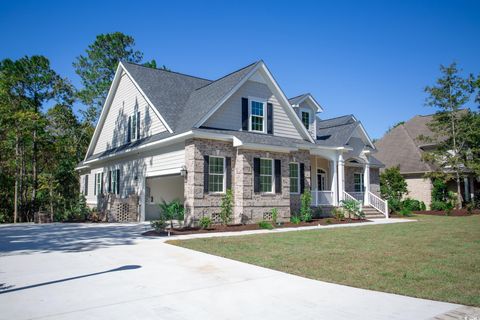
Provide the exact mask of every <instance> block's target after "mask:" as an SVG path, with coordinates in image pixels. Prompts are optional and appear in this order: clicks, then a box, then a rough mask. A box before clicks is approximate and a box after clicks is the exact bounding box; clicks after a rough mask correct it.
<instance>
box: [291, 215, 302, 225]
mask: <svg viewBox="0 0 480 320" xmlns="http://www.w3.org/2000/svg"><path fill="white" fill-rule="evenodd" d="M290 222H291V223H293V224H300V222H302V220H300V218H299V217H298V216H296V215H294V216H291V217H290Z"/></svg>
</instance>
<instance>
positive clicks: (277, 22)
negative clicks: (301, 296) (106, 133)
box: [0, 0, 480, 138]
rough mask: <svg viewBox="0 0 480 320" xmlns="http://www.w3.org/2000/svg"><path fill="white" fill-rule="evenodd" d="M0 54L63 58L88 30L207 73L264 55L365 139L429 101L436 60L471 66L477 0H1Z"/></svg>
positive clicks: (67, 60)
mask: <svg viewBox="0 0 480 320" xmlns="http://www.w3.org/2000/svg"><path fill="white" fill-rule="evenodd" d="M0 30H1V31H0V35H1V40H0V59H3V58H7V57H8V58H13V59H15V58H19V57H21V56H24V55H33V54H42V55H45V56H47V57H48V58H49V59H50V60H51V63H52V66H53V67H54V69H55V70H57V72H59V73H60V74H62V75H63V76H67V77H68V78H70V79H71V80H72V82H73V83H74V84H76V85H78V84H79V79H78V77H77V76H76V74H75V73H74V71H73V68H72V61H73V60H74V59H75V57H77V56H78V55H80V54H82V53H83V52H84V50H85V48H86V47H87V45H88V44H90V43H91V42H92V41H93V40H94V39H95V36H96V35H97V34H99V33H107V32H113V31H121V32H124V33H126V34H129V35H132V36H133V37H134V38H135V39H136V42H137V43H136V47H137V48H138V49H140V50H141V51H143V52H144V53H145V58H146V59H148V60H149V59H152V58H154V59H156V60H157V63H159V64H165V65H167V66H168V67H169V68H170V69H172V70H175V71H179V72H183V73H188V74H192V75H197V76H201V77H206V78H210V79H215V78H218V77H220V76H222V75H224V74H226V73H229V72H231V71H233V70H235V69H237V68H240V67H242V66H244V65H247V64H249V63H251V62H253V61H256V60H258V59H263V60H264V61H265V62H266V63H267V65H268V66H269V68H270V70H271V71H272V72H273V74H274V76H275V77H276V79H277V81H278V82H279V84H280V86H281V87H282V89H283V90H284V91H285V93H286V94H287V96H295V95H297V94H300V93H303V92H311V93H312V94H313V95H314V96H315V97H316V98H317V100H318V101H319V102H320V104H321V105H322V106H323V107H324V109H325V112H324V113H323V114H322V115H321V117H323V118H327V117H328V118H329V117H335V116H339V115H343V114H350V113H352V114H355V115H356V116H357V118H359V119H360V120H361V121H362V122H363V123H364V125H365V126H366V128H367V131H368V132H369V133H370V135H371V136H372V137H375V138H377V137H381V135H382V134H383V133H384V132H385V130H386V129H387V128H388V127H389V126H391V125H392V124H394V123H396V122H398V121H401V120H406V119H409V118H410V117H412V116H414V115H416V114H427V113H431V112H432V111H433V110H432V109H429V108H427V107H425V106H424V101H425V94H424V92H423V88H424V87H425V86H426V85H428V84H432V83H433V82H434V80H435V79H436V77H437V76H438V75H439V71H438V67H439V65H440V64H449V63H451V62H452V61H456V62H458V64H459V65H460V67H462V68H463V69H464V71H465V72H473V73H475V74H479V73H480V41H479V39H480V1H453V0H452V1H364V2H361V1H312V2H308V1H300V0H297V1H290V2H288V3H287V2H284V1H258V0H257V1H224V2H221V1H215V2H210V1H196V2H187V1H169V2H168V3H163V2H160V1H158V2H157V1H151V2H145V1H140V0H137V1H112V2H107V1H61V2H60V1H58V2H55V1H48V3H47V1H4V0H2V1H0Z"/></svg>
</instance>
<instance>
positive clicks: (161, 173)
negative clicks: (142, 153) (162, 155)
mask: <svg viewBox="0 0 480 320" xmlns="http://www.w3.org/2000/svg"><path fill="white" fill-rule="evenodd" d="M181 169H182V167H181V166H180V167H178V168H173V169H166V170H157V171H147V172H145V177H146V178H151V177H161V176H171V175H177V174H180V170H181Z"/></svg>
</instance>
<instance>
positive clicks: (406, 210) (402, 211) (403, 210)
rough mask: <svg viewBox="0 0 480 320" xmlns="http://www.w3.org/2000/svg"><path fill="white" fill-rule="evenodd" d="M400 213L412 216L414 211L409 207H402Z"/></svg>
mask: <svg viewBox="0 0 480 320" xmlns="http://www.w3.org/2000/svg"><path fill="white" fill-rule="evenodd" d="M398 214H399V215H401V216H404V217H411V216H412V211H411V210H410V209H408V208H402V210H400V211H399V212H398Z"/></svg>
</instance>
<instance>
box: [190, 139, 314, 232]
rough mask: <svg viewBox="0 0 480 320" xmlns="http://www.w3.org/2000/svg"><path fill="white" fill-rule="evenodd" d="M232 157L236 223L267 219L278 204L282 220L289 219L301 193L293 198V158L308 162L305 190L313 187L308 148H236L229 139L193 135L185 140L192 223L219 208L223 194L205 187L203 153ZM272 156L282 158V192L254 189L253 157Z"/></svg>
mask: <svg viewBox="0 0 480 320" xmlns="http://www.w3.org/2000/svg"><path fill="white" fill-rule="evenodd" d="M204 155H209V156H221V157H231V159H232V191H233V195H234V220H233V222H234V223H240V222H241V223H253V222H258V221H261V220H263V219H264V213H267V212H270V211H271V209H273V208H277V209H278V213H279V220H283V221H286V220H288V219H290V212H291V211H290V208H291V206H292V210H297V207H298V206H299V203H300V196H299V195H292V196H293V198H292V203H291V201H290V198H291V197H290V179H289V167H288V164H289V163H290V162H292V161H295V162H300V163H304V164H305V190H310V158H309V153H308V151H299V152H293V153H290V154H287V153H278V152H267V151H254V150H244V149H237V148H234V147H233V146H232V144H231V143H229V142H222V141H215V140H206V139H190V140H187V141H186V142H185V158H186V159H185V160H186V161H185V165H186V167H187V172H188V174H187V178H186V179H185V210H186V211H185V217H186V222H187V224H192V223H194V222H196V221H198V219H200V218H201V217H202V216H210V217H211V216H212V214H214V213H219V212H220V209H221V208H220V205H221V199H222V195H220V194H208V193H204V190H203V162H204V160H203V156H204ZM254 158H272V159H279V160H281V161H282V192H281V193H279V194H277V193H274V194H262V193H254V191H253V190H254V189H253V159H254Z"/></svg>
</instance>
